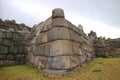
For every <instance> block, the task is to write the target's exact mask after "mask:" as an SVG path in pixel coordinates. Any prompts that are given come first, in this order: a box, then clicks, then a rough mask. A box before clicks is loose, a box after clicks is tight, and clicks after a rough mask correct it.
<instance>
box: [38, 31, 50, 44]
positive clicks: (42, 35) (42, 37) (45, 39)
mask: <svg viewBox="0 0 120 80" xmlns="http://www.w3.org/2000/svg"><path fill="white" fill-rule="evenodd" d="M39 37H40V44H41V43H45V42H48V34H47V32H44V33H40V35H39Z"/></svg>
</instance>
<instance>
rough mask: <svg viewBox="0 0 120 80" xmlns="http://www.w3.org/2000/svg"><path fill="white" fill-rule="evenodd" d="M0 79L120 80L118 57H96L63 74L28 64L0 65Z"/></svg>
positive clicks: (119, 60) (119, 59) (119, 61)
mask: <svg viewBox="0 0 120 80" xmlns="http://www.w3.org/2000/svg"><path fill="white" fill-rule="evenodd" d="M0 80H120V58H96V59H94V60H93V61H91V62H90V63H89V64H87V65H84V66H83V67H78V68H76V69H75V70H73V71H70V72H68V73H65V74H59V75H58V74H48V73H46V72H44V71H43V70H42V69H37V68H35V67H32V66H29V65H26V64H24V65H16V66H8V67H0Z"/></svg>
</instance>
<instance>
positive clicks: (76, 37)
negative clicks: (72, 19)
mask: <svg viewBox="0 0 120 80" xmlns="http://www.w3.org/2000/svg"><path fill="white" fill-rule="evenodd" d="M69 35H70V39H71V40H73V41H76V42H82V38H81V36H79V35H78V34H77V33H76V32H74V31H73V30H69Z"/></svg>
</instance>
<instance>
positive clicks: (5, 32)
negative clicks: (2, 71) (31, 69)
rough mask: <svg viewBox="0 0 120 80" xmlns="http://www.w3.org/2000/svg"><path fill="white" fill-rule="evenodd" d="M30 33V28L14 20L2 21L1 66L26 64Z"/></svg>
mask: <svg viewBox="0 0 120 80" xmlns="http://www.w3.org/2000/svg"><path fill="white" fill-rule="evenodd" d="M29 31H30V28H28V27H27V26H25V25H23V24H22V25H21V24H17V23H15V21H14V20H13V21H9V20H6V21H2V20H0V66H5V65H13V64H22V63H25V56H26V54H27V39H26V34H27V33H28V32H29Z"/></svg>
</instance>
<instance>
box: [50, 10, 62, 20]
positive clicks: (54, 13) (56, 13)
mask: <svg viewBox="0 0 120 80" xmlns="http://www.w3.org/2000/svg"><path fill="white" fill-rule="evenodd" d="M58 17H61V18H64V11H63V10H62V9H60V8H56V9H54V10H53V11H52V18H58Z"/></svg>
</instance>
